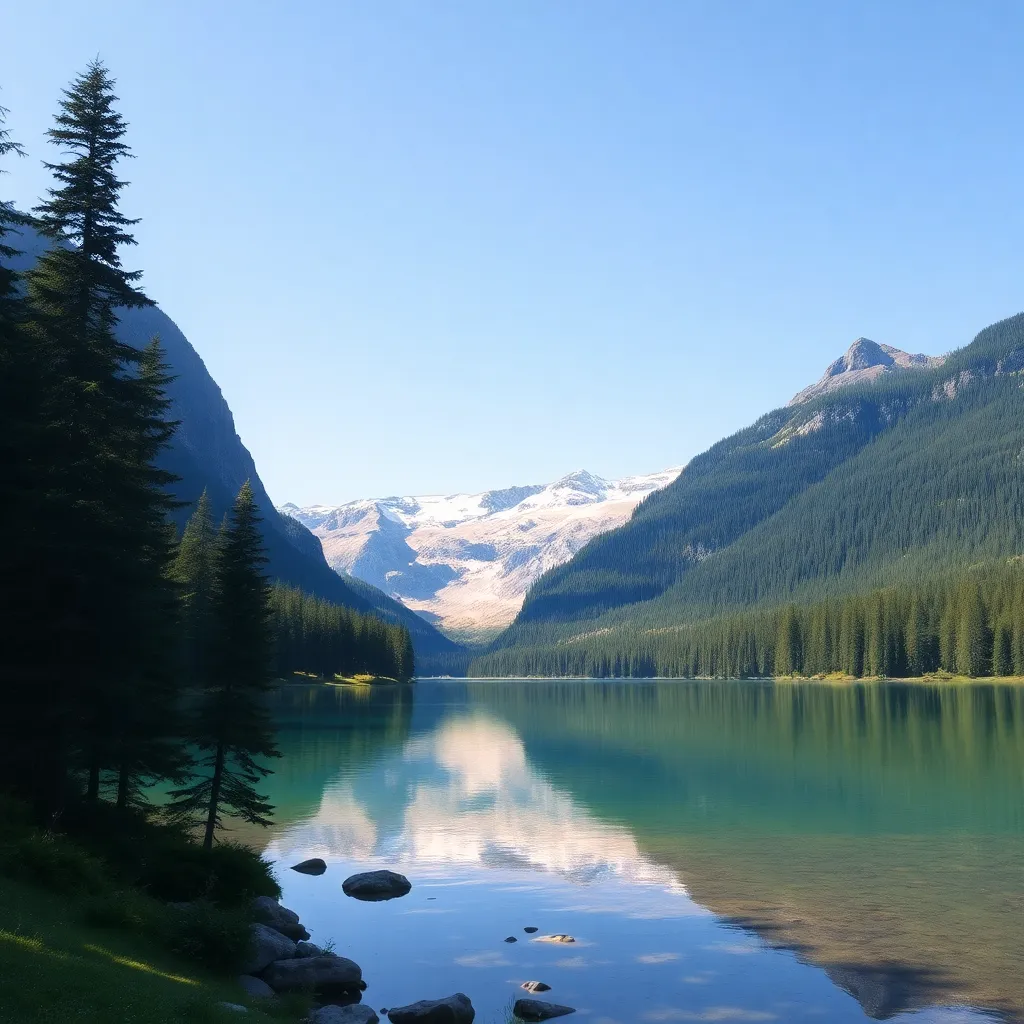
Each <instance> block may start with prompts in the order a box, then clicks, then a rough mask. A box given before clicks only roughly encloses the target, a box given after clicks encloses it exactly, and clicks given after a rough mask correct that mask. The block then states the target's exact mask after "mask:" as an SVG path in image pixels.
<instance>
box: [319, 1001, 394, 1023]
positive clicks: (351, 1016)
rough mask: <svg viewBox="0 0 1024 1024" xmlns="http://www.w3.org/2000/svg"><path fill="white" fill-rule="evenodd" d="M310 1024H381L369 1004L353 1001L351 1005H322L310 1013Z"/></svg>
mask: <svg viewBox="0 0 1024 1024" xmlns="http://www.w3.org/2000/svg"><path fill="white" fill-rule="evenodd" d="M309 1019H310V1024H380V1017H378V1016H377V1014H375V1013H374V1012H373V1010H372V1009H371V1007H369V1006H364V1005H363V1004H362V1003H352V1004H351V1005H350V1006H321V1007H320V1009H319V1010H314V1011H313V1013H312V1014H310V1017H309Z"/></svg>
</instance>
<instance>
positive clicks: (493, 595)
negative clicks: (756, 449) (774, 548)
mask: <svg viewBox="0 0 1024 1024" xmlns="http://www.w3.org/2000/svg"><path fill="white" fill-rule="evenodd" d="M943 361H944V357H942V356H927V355H920V354H911V353H907V352H904V351H902V350H900V349H898V348H893V347H892V346H889V345H879V344H877V343H876V342H874V341H871V340H869V339H867V338H858V339H857V340H856V341H855V342H854V343H853V344H852V345H851V346H850V347H849V349H848V350H847V351H846V353H844V355H842V356H840V357H839V358H838V359H836V360H835V361H834V362H833V363H832V364H830V365H829V367H828V368H827V369H826V371H825V373H824V375H823V376H822V377H821V379H820V380H818V381H817V382H815V383H814V384H811V385H809V386H808V387H806V388H804V389H803V390H801V391H800V392H799V393H798V394H796V395H795V396H794V397H793V399H792V400H791V401H790V403H789V407H790V408H793V407H801V406H805V405H807V404H808V403H811V402H813V401H814V400H816V399H821V398H823V397H825V396H829V395H834V394H835V393H837V392H839V391H841V390H844V389H847V388H850V387H853V386H855V385H864V384H871V383H872V382H875V381H878V380H880V379H881V378H883V376H884V377H891V376H893V375H899V374H901V373H905V372H913V371H916V370H931V369H935V368H936V367H939V366H941V365H942V363H943ZM818 425H820V423H819V421H818V420H817V419H814V418H811V419H809V420H808V421H807V423H805V424H803V425H802V426H800V427H798V428H797V429H798V432H800V431H802V433H801V435H800V436H807V435H808V434H810V433H812V432H814V431H815V430H816V427H817V426H818ZM682 472H683V467H681V466H677V467H673V468H670V469H666V470H663V471H661V472H657V473H650V474H646V475H640V476H629V477H623V478H621V479H618V480H606V479H603V478H602V477H599V476H596V475H595V474H593V473H590V472H587V471H585V470H579V471H576V472H573V473H569V474H568V475H567V476H564V477H562V478H561V479H559V480H556V481H554V482H553V483H549V484H533V485H525V486H508V487H505V488H502V489H497V490H490V491H485V492H482V493H478V494H449V495H426V496H422V495H421V496H404V497H386V498H369V499H360V500H356V501H350V502H347V503H345V504H342V505H337V506H331V505H308V506H305V507H299V506H297V505H295V504H291V503H287V504H284V505H280V506H278V508H277V511H278V512H280V513H281V515H282V516H284V517H286V518H288V519H291V520H295V521H297V522H298V523H299V524H301V525H302V526H303V527H305V528H307V529H308V530H309V531H310V532H311V533H312V534H313V535H314V536H315V537H317V538H318V539H319V540H320V543H321V545H322V547H323V552H324V555H325V557H326V558H327V561H328V563H329V564H330V565H331V567H332V568H333V569H335V571H336V572H338V573H339V574H341V575H343V576H345V577H346V578H355V579H358V580H362V581H363V582H365V583H367V584H369V585H371V586H373V587H375V588H378V589H379V590H381V591H383V592H384V593H385V594H387V595H388V596H389V597H390V598H392V599H393V600H394V601H396V602H399V603H400V604H402V605H404V606H405V607H406V608H409V609H411V610H412V611H414V612H416V613H417V614H418V615H419V616H421V617H422V618H423V619H425V620H426V621H428V622H429V623H431V624H432V625H434V626H435V627H437V628H438V629H439V630H440V631H441V632H442V633H443V634H445V635H446V636H448V637H449V638H451V639H453V640H456V641H459V642H462V643H467V644H470V645H473V646H476V645H480V644H485V643H487V642H489V641H491V640H493V639H494V638H495V637H496V636H498V635H499V634H500V633H501V632H502V630H504V629H505V628H506V627H508V626H509V625H510V624H512V623H513V622H514V620H515V619H516V616H517V615H518V614H519V612H520V610H521V608H522V606H523V603H524V600H525V599H526V597H527V594H528V593H529V592H530V589H531V587H533V586H534V584H535V583H536V582H537V581H538V580H540V579H542V578H543V577H544V576H545V574H546V573H549V572H550V571H551V570H554V569H556V568H558V567H559V566H562V565H563V564H565V563H568V562H570V560H571V559H572V558H573V556H575V555H576V554H577V553H578V552H579V551H581V549H583V548H584V547H585V546H586V545H587V544H588V543H590V542H591V541H592V540H594V539H595V538H598V537H600V536H602V535H604V534H607V533H609V532H610V531H613V530H616V529H618V528H619V527H622V526H624V525H625V524H626V523H628V522H629V520H630V518H631V517H632V516H633V515H634V513H635V512H636V510H637V508H638V507H639V506H640V505H641V503H643V502H644V501H645V500H646V499H648V498H649V497H650V496H651V495H653V494H655V493H656V492H659V491H661V490H662V489H664V488H666V487H668V486H669V485H670V484H673V483H674V482H675V481H676V480H677V479H678V478H679V476H680V474H681V473H682Z"/></svg>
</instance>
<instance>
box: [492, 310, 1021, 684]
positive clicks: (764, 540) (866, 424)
mask: <svg viewBox="0 0 1024 1024" xmlns="http://www.w3.org/2000/svg"><path fill="white" fill-rule="evenodd" d="M861 348H863V346H861ZM877 348H878V349H879V350H881V351H882V352H883V354H885V355H886V356H889V357H890V358H892V359H893V363H894V364H896V359H895V357H893V356H892V355H891V353H887V352H885V350H884V349H881V346H877ZM848 354H849V353H848ZM853 355H854V356H856V355H857V353H856V352H855V353H853ZM867 355H868V357H869V359H870V357H871V356H876V357H877V353H872V352H871V351H870V350H869V351H868V353H867ZM837 364H838V365H837ZM876 365H877V364H876ZM884 365H885V366H891V365H892V364H889V363H887V362H886V363H885V364H884ZM896 365H897V366H898V365H899V364H896ZM863 369H870V366H865V365H864V364H863V363H862V362H859V361H858V360H857V359H850V360H849V361H847V360H846V358H845V357H844V358H843V359H842V360H837V361H835V362H833V363H832V364H830V370H832V371H833V373H832V376H833V377H842V376H845V375H846V374H848V373H853V374H856V373H858V372H860V371H862V370H863ZM1022 371H1024V314H1021V315H1018V316H1015V317H1011V318H1009V319H1007V320H1004V321H1000V322H999V323H997V324H993V325H992V326H990V327H988V328H986V329H985V330H983V331H981V332H980V333H979V334H978V335H977V336H976V337H975V339H974V340H973V341H972V342H971V343H970V344H969V345H967V346H965V347H964V348H962V349H959V350H957V351H955V352H953V353H951V354H949V355H948V356H946V357H942V358H941V359H940V358H937V357H924V359H923V360H922V361H919V362H918V363H917V364H916V365H915V364H911V366H910V367H900V368H899V372H896V371H895V370H891V371H889V372H881V373H877V372H876V373H874V374H873V375H871V376H869V377H867V378H865V377H863V376H859V377H856V376H855V377H853V378H852V379H848V380H847V382H846V383H845V384H844V385H841V386H840V387H838V388H831V389H829V390H825V391H822V392H820V393H818V394H816V395H813V396H811V397H809V398H808V399H806V400H805V401H802V402H799V403H797V404H795V405H794V404H791V405H789V406H786V407H784V408H780V409H775V410H772V411H771V412H768V413H766V414H764V415H763V416H761V417H760V418H759V419H758V420H756V421H755V422H754V423H753V424H751V425H750V426H749V427H747V428H745V429H743V430H741V431H739V432H737V433H736V434H734V435H731V436H730V437H727V438H724V439H723V440H721V441H719V442H717V443H716V444H715V445H713V446H712V447H711V448H709V449H708V450H707V451H705V452H703V453H701V454H700V455H698V456H696V457H695V458H694V459H692V460H691V461H690V463H689V464H688V465H687V468H686V472H685V473H684V474H682V476H681V477H680V478H679V479H678V480H676V481H675V482H674V483H672V484H671V485H669V486H668V487H666V488H665V489H664V490H661V491H658V492H656V493H654V494H652V495H651V496H650V497H649V498H647V500H645V501H644V502H643V503H642V504H641V505H639V506H638V508H637V510H636V511H635V512H634V513H633V515H632V517H631V518H630V520H629V521H628V522H627V523H626V524H624V525H623V526H621V527H619V528H618V529H616V530H613V531H610V532H608V533H605V534H602V535H601V536H599V537H596V538H595V539H594V540H592V541H591V542H589V543H588V544H587V545H586V546H585V547H584V548H582V549H581V550H580V551H579V552H578V553H577V554H576V555H574V556H573V558H572V559H571V560H569V561H568V562H566V563H565V564H563V565H561V566H559V567H557V568H555V569H553V570H550V571H549V572H548V573H546V574H545V575H544V576H543V577H541V578H540V579H538V581H537V582H536V583H535V585H534V586H533V588H532V589H531V591H530V593H529V594H528V595H527V598H526V600H525V601H524V603H523V607H522V609H521V611H520V613H519V615H518V616H517V618H516V621H515V622H514V623H513V624H512V626H510V627H509V629H508V630H506V631H505V632H504V633H502V634H501V635H500V636H499V637H498V638H497V639H496V641H495V650H512V649H516V650H520V651H522V652H523V658H526V657H527V655H528V652H529V651H530V650H540V649H541V648H543V649H544V650H546V651H547V652H548V655H546V656H545V657H547V658H548V661H547V662H546V663H551V662H552V660H553V661H554V663H557V662H558V658H557V657H556V656H555V655H554V653H553V652H554V651H555V649H556V648H554V647H552V646H551V645H556V647H557V645H566V644H581V645H584V646H585V645H586V644H587V643H588V642H591V641H590V640H589V639H588V638H592V637H596V636H598V635H600V636H601V637H602V638H603V639H602V641H601V643H602V645H603V649H605V650H610V649H611V648H612V647H613V646H614V644H612V643H611V641H610V640H609V636H608V634H609V633H613V634H615V635H616V636H621V637H622V644H623V646H624V648H628V649H629V650H631V651H634V652H637V651H642V649H643V646H644V643H645V640H644V637H645V636H652V635H653V632H656V631H658V630H663V629H671V628H673V626H675V625H679V624H685V623H687V622H692V621H696V620H699V619H702V618H705V617H708V616H712V615H716V614H719V613H731V610H732V609H737V610H738V609H742V608H746V607H752V606H755V605H757V606H762V605H765V604H767V605H770V604H771V603H772V602H776V603H779V602H784V601H791V600H797V601H804V600H809V599H812V598H813V599H821V598H824V597H828V596H830V595H833V594H836V595H838V594H843V593H851V592H859V591H860V590H863V589H867V588H870V587H877V586H883V585H886V584H887V582H889V581H896V580H900V579H908V578H914V577H915V576H920V577H921V578H924V577H927V576H929V574H931V575H934V574H935V573H936V572H940V571H946V570H948V569H953V568H956V567H958V566H960V563H961V562H963V561H964V560H965V559H966V560H970V559H984V558H990V557H999V556H1002V555H1007V556H1012V555H1016V554H1018V553H1020V552H1021V551H1022V550H1024V515H1022V514H1021V513H1020V511H1019V509H1020V508H1021V507H1022V503H1024V479H1022V477H1021V472H1020V468H1019V463H1018V460H1017V455H1018V453H1019V452H1020V451H1021V450H1024V426H1022V425H1020V424H1022V423H1024V416H1021V414H1022V413H1024V390H1022V388H1024V384H1022V381H1021V380H1020V377H1021V376H1024V373H1022ZM627 634H628V636H627ZM513 660H514V659H513ZM535 661H536V659H535ZM509 663H510V661H509V659H508V658H507V657H506V658H505V659H504V661H503V662H502V664H505V665H507V664H509ZM478 669H479V670H481V671H486V670H487V666H486V664H483V665H480V666H478ZM520 670H525V669H522V667H521V666H520Z"/></svg>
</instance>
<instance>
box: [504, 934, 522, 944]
mask: <svg viewBox="0 0 1024 1024" xmlns="http://www.w3.org/2000/svg"><path fill="white" fill-rule="evenodd" d="M505 941H506V942H518V941H519V940H518V939H517V938H516V937H515V936H514V935H510V936H509V937H508V938H507V939H506V940H505Z"/></svg>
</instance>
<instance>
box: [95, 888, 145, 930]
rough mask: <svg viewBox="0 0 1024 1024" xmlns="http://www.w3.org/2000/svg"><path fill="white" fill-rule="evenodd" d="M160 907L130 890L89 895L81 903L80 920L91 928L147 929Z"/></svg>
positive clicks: (142, 895) (141, 894)
mask: <svg viewBox="0 0 1024 1024" xmlns="http://www.w3.org/2000/svg"><path fill="white" fill-rule="evenodd" d="M162 910H163V908H162V906H161V905H160V904H159V903H157V902H156V901H155V900H152V899H150V898H149V897H148V896H145V895H144V894H143V893H140V892H137V891H135V890H133V889H124V890H119V891H117V892H110V893H107V894H105V895H102V896H91V897H90V898H89V899H87V900H86V901H85V902H84V903H83V904H82V922H83V923H84V924H88V925H92V926H93V927H95V928H117V929H120V930H124V931H134V932H151V931H153V930H154V925H153V922H154V920H155V919H156V917H157V916H158V915H159V914H160V912H161V911H162Z"/></svg>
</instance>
